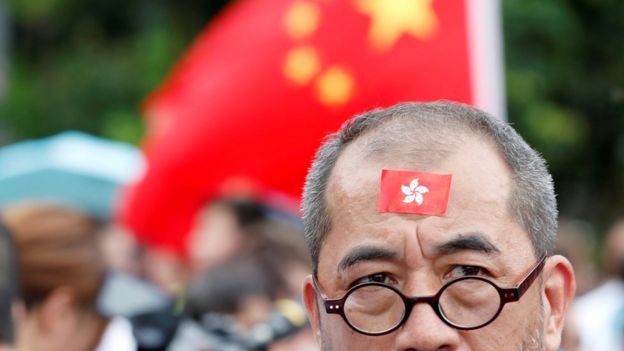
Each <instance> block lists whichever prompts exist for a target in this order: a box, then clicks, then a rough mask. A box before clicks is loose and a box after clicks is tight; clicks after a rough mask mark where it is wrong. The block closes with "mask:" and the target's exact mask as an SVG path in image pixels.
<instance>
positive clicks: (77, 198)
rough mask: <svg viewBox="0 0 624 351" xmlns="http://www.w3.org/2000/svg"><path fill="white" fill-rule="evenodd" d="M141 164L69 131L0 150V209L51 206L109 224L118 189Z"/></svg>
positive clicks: (127, 150) (129, 149)
mask: <svg viewBox="0 0 624 351" xmlns="http://www.w3.org/2000/svg"><path fill="white" fill-rule="evenodd" d="M144 168H145V161H144V159H143V156H142V154H141V153H140V152H139V151H138V149H137V148H136V147H134V146H132V145H129V144H125V143H121V142H116V141H111V140H107V139H102V138H98V137H94V136H91V135H88V134H85V133H81V132H76V131H68V132H64V133H60V134H57V135H55V136H51V137H48V138H44V139H38V140H29V141H23V142H18V143H15V144H12V145H8V146H5V147H2V148H0V208H3V207H6V206H7V205H10V204H14V203H16V202H22V201H28V200H36V201H51V202H57V203H61V204H65V205H67V206H71V207H74V208H77V209H79V210H82V211H84V212H87V213H89V214H91V215H93V216H96V217H98V218H101V219H105V220H106V219H109V218H110V215H111V210H112V208H113V206H114V204H115V201H116V199H117V195H118V192H119V190H120V188H121V186H122V185H124V184H128V183H130V182H133V181H134V180H135V179H137V177H139V176H141V175H142V173H143V171H144Z"/></svg>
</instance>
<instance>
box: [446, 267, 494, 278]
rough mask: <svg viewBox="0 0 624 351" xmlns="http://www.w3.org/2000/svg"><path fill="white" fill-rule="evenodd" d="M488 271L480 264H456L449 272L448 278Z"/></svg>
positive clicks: (482, 273) (481, 273) (477, 274)
mask: <svg viewBox="0 0 624 351" xmlns="http://www.w3.org/2000/svg"><path fill="white" fill-rule="evenodd" d="M486 273H487V272H486V270H485V269H484V268H482V267H478V266H454V267H453V269H451V271H450V272H449V273H447V278H448V279H455V278H461V277H467V276H479V275H485V274H486Z"/></svg>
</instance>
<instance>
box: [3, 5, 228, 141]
mask: <svg viewBox="0 0 624 351" xmlns="http://www.w3.org/2000/svg"><path fill="white" fill-rule="evenodd" d="M224 3H225V1H209V2H200V1H190V0H189V1H177V2H171V1H165V0H143V1H136V0H135V1H121V0H108V1H107V0H99V1H88V2H87V1H78V0H13V1H10V2H9V11H10V13H9V18H10V20H11V21H12V23H11V28H10V33H11V34H12V38H11V39H12V46H11V49H10V63H9V64H10V71H9V82H8V84H9V88H8V92H7V96H6V97H5V98H4V101H3V103H2V104H1V105H0V130H2V131H3V136H4V137H5V139H6V140H0V142H2V143H8V142H11V141H15V140H20V139H26V138H36V137H42V136H47V135H51V134H55V133H58V132H60V131H63V130H67V129H78V130H83V131H86V132H89V133H92V134H95V135H100V136H104V137H108V138H112V139H117V140H122V141H127V142H132V143H138V142H139V140H140V138H141V136H142V134H143V133H144V130H143V129H144V127H143V122H142V120H141V119H140V117H139V106H140V101H141V100H142V99H143V98H144V97H145V96H147V95H148V94H149V92H150V91H152V90H153V89H154V88H155V87H156V86H157V85H158V84H159V83H160V82H161V80H162V79H163V78H164V77H165V76H166V75H167V72H168V71H169V70H170V69H171V67H172V66H173V64H174V63H175V61H176V59H177V58H178V57H179V56H180V55H181V53H182V52H183V50H184V49H185V48H186V47H187V46H188V45H189V43H190V42H191V40H192V39H193V37H194V36H195V35H196V34H197V33H198V32H199V31H200V30H201V28H202V27H203V26H204V25H205V23H206V22H207V21H208V20H209V19H210V18H211V16H213V15H214V14H215V13H216V12H217V11H218V10H219V9H220V8H221V7H222V6H223V5H224Z"/></svg>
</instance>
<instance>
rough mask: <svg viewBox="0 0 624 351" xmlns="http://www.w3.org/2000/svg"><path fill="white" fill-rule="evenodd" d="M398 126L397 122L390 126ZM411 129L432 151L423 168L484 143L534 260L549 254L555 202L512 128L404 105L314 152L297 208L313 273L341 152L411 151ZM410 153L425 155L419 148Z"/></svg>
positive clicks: (534, 157)
mask: <svg viewBox="0 0 624 351" xmlns="http://www.w3.org/2000/svg"><path fill="white" fill-rule="evenodd" d="M397 121H400V123H392V122H397ZM405 124H408V125H409V127H408V128H406V127H405ZM414 130H417V131H418V133H419V134H418V136H419V137H421V139H420V141H418V142H417V143H418V144H419V145H423V141H422V140H423V139H422V138H425V139H424V140H425V141H426V142H427V143H428V144H426V145H430V144H433V147H432V149H433V150H435V151H437V153H433V154H429V155H433V156H429V158H430V159H426V160H421V161H423V162H425V163H431V162H433V161H435V160H437V159H440V158H443V157H445V156H446V155H447V154H448V151H449V150H445V149H444V147H443V146H444V145H448V144H449V143H450V144H451V145H453V144H456V143H457V142H458V141H461V140H462V139H461V137H462V136H480V137H484V138H485V139H486V140H489V141H490V142H491V143H492V144H493V145H494V147H495V148H496V149H497V150H498V151H499V152H500V153H501V155H502V156H503V158H504V160H505V161H506V164H507V166H508V167H509V169H510V171H511V177H512V182H513V186H512V191H511V195H510V199H509V202H508V210H509V212H510V213H511V214H512V216H513V217H514V219H515V220H516V221H517V222H518V223H519V224H520V225H522V226H523V227H524V228H525V230H526V231H527V232H528V234H529V236H530V239H531V242H532V245H533V249H534V251H535V255H536V256H538V257H540V256H542V255H546V254H548V253H550V252H552V250H553V247H554V244H555V237H556V231H557V203H556V199H555V192H554V187H553V181H552V177H551V175H550V173H549V172H548V169H547V167H546V162H545V161H544V159H543V158H542V157H541V156H540V155H539V154H538V153H537V152H536V151H535V150H533V149H532V148H531V147H530V146H529V145H528V144H527V143H526V142H525V141H524V140H523V139H522V137H520V135H518V133H517V132H516V131H515V130H514V129H513V128H512V127H511V126H509V125H508V124H507V123H505V122H503V121H501V120H498V119H496V118H493V117H491V116H489V115H488V114H486V113H485V112H482V111H480V110H478V109H476V108H473V107H470V106H467V105H463V104H458V103H453V102H434V103H403V104H398V105H395V106H392V107H390V108H387V109H377V110H372V111H369V112H366V113H363V114H361V115H358V116H355V117H354V118H352V119H351V120H349V121H347V122H346V123H345V124H344V125H343V126H342V128H341V129H340V130H339V131H338V132H337V133H336V134H333V135H331V136H330V137H329V139H328V141H326V142H325V143H324V144H323V145H322V146H321V148H320V149H319V150H318V152H317V154H316V157H315V159H314V162H313V163H312V167H311V168H310V171H309V172H308V175H307V178H306V183H305V187H304V192H303V203H302V212H303V224H304V233H305V238H306V241H307V244H308V248H309V250H310V256H311V258H312V265H313V270H314V273H315V274H316V273H317V270H318V263H319V255H320V251H321V247H322V245H323V243H324V241H325V238H326V236H327V233H329V231H330V230H331V225H332V219H331V217H330V215H329V213H328V211H327V204H326V195H325V193H326V189H327V184H328V181H329V178H330V175H331V172H332V170H333V168H334V166H335V164H336V161H337V160H338V158H339V156H340V155H341V154H342V152H343V150H344V149H345V148H346V147H347V146H348V145H349V144H351V143H352V142H353V141H355V140H356V139H359V138H361V137H362V136H365V135H366V136H367V137H370V138H368V139H370V140H367V149H368V150H369V151H370V152H371V153H372V154H379V153H383V152H385V151H388V150H398V149H399V147H400V148H401V150H402V151H404V152H410V151H409V150H408V151H405V141H404V140H414V138H407V139H406V138H405V136H406V135H405V134H406V133H407V134H409V133H412V135H413V131H414ZM373 132H375V133H373ZM441 140H443V141H446V144H444V143H442V142H441ZM428 151H431V150H428ZM411 152H412V153H414V152H415V153H416V154H418V155H423V154H424V153H422V152H419V151H418V149H416V150H412V151H411ZM432 157H433V159H431V158H432Z"/></svg>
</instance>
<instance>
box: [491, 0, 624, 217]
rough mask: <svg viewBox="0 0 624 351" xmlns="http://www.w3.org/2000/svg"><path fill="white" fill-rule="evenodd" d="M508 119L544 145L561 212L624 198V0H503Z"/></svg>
mask: <svg viewBox="0 0 624 351" xmlns="http://www.w3.org/2000/svg"><path fill="white" fill-rule="evenodd" d="M503 11H504V30H505V55H506V70H507V76H506V78H507V93H508V107H509V119H510V121H511V122H513V123H514V124H515V125H516V127H517V128H518V129H519V131H520V132H521V134H523V135H524V136H525V137H526V138H527V139H528V141H529V142H530V143H531V144H532V145H534V146H535V147H536V148H537V149H538V150H540V152H542V153H543V155H544V156H545V158H546V159H547V160H548V162H549V164H550V166H551V169H552V172H553V174H554V177H555V184H556V186H557V193H558V194H559V203H560V208H561V210H562V213H563V215H568V216H581V217H584V218H586V219H590V220H592V221H594V222H595V223H601V222H602V223H604V222H605V221H608V220H610V219H611V218H612V217H613V216H615V215H617V214H619V213H621V208H622V205H624V191H623V189H624V188H623V187H622V185H624V184H623V183H624V162H623V161H624V142H623V140H624V128H623V127H624V96H623V95H624V94H623V91H624V66H623V65H622V64H621V57H623V56H624V40H622V35H623V33H624V21H622V20H621V18H623V17H624V2H621V1H619V0H576V1H562V0H556V1H542V0H522V1H519V0H503Z"/></svg>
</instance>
